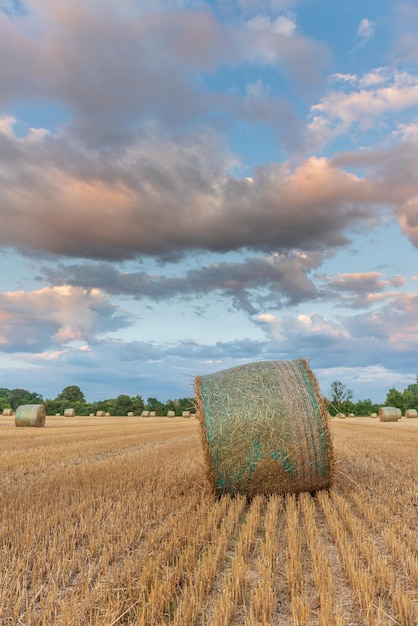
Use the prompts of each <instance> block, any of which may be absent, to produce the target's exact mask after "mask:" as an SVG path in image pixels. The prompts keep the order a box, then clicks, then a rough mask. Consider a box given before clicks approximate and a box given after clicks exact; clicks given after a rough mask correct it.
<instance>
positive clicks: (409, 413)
mask: <svg viewBox="0 0 418 626" xmlns="http://www.w3.org/2000/svg"><path fill="white" fill-rule="evenodd" d="M405 417H407V418H409V419H411V418H412V419H413V418H416V417H418V411H417V410H416V409H406V411H405Z"/></svg>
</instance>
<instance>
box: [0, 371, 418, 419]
mask: <svg viewBox="0 0 418 626" xmlns="http://www.w3.org/2000/svg"><path fill="white" fill-rule="evenodd" d="M352 398H353V391H352V390H351V389H348V388H347V386H346V385H345V384H344V383H342V382H341V381H339V380H335V381H333V382H332V383H331V385H330V390H329V396H328V397H327V398H326V400H327V402H328V410H329V413H330V414H331V415H333V416H334V415H336V414H337V413H346V414H348V413H353V414H354V415H356V416H361V415H370V414H371V413H377V411H378V409H379V407H381V406H393V407H395V408H397V409H400V410H401V411H402V413H404V412H405V411H406V409H417V410H418V375H417V377H416V382H415V383H413V384H411V385H408V386H407V387H406V388H405V389H403V390H402V391H399V390H397V389H395V388H394V387H392V388H391V389H389V391H388V392H387V394H386V399H385V402H384V403H375V402H372V401H371V400H370V399H369V398H367V399H365V400H359V401H358V402H353V401H352ZM22 404H43V405H44V406H45V412H46V413H47V415H56V414H57V413H60V414H63V413H64V411H65V409H68V408H73V409H74V410H75V413H76V415H90V414H91V413H96V411H105V412H106V413H110V415H127V414H128V413H130V412H132V413H134V414H135V415H138V414H140V413H141V412H142V411H155V413H156V415H167V412H168V411H174V412H175V414H176V415H181V414H182V412H183V411H190V410H194V406H195V400H194V398H191V397H185V398H178V399H175V400H170V399H169V400H166V402H161V401H160V400H158V399H157V398H153V397H150V398H148V399H147V401H146V402H145V401H144V399H143V397H142V396H141V395H136V396H129V395H127V394H120V395H118V396H117V397H116V398H109V399H108V400H98V401H97V402H87V401H86V398H85V395H84V393H83V392H82V391H81V389H80V387H78V386H77V385H69V386H68V387H65V388H64V389H63V390H62V391H61V393H59V394H58V395H57V397H56V398H55V399H45V400H44V398H43V396H42V395H41V394H39V393H36V392H31V391H28V390H27V389H8V388H7V387H0V411H3V409H13V410H14V411H15V410H16V409H17V407H18V406H20V405H22Z"/></svg>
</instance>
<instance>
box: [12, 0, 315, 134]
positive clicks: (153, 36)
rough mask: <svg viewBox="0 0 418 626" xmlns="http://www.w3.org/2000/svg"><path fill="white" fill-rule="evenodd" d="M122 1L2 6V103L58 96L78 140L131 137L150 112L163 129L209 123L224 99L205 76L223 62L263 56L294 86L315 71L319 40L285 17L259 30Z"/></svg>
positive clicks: (309, 80)
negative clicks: (23, 8)
mask: <svg viewBox="0 0 418 626" xmlns="http://www.w3.org/2000/svg"><path fill="white" fill-rule="evenodd" d="M124 4H125V3H124ZM128 7H129V8H128V9H126V7H125V10H123V8H121V3H116V2H113V1H112V2H97V1H93V2H85V3H81V2H73V1H70V0H62V2H60V6H59V7H57V5H56V3H55V4H54V3H51V2H41V3H39V2H30V3H28V14H27V15H24V16H21V17H20V18H18V17H16V16H15V17H14V18H13V19H12V18H11V17H9V16H7V15H6V14H1V13H0V54H1V56H2V58H5V59H8V63H7V64H4V66H3V67H2V74H1V77H0V86H1V89H0V104H1V103H3V104H4V105H5V106H9V105H10V104H11V103H13V102H14V101H17V100H22V99H24V100H27V101H29V102H32V103H36V102H45V101H53V102H55V103H57V104H60V105H64V106H65V107H66V108H67V110H68V118H69V121H70V123H71V126H72V128H73V132H74V133H76V136H77V138H78V140H79V141H81V142H83V143H85V144H88V145H91V146H98V145H102V146H103V145H114V143H115V142H116V143H120V142H121V141H123V140H125V141H129V135H130V132H131V131H132V129H135V128H138V127H139V126H140V125H142V124H145V123H149V122H150V121H153V122H155V123H158V124H159V125H161V127H165V128H171V127H172V126H173V125H175V126H176V127H177V128H182V127H186V128H188V127H190V126H193V125H194V124H196V123H198V122H199V123H200V122H201V121H202V120H206V121H208V122H210V123H212V124H213V123H214V113H218V114H219V113H220V112H222V108H221V109H220V110H219V107H220V104H222V103H223V104H224V105H225V102H227V101H223V100H222V99H221V98H219V97H218V96H219V94H218V93H217V92H216V91H215V90H211V89H209V88H208V86H207V85H206V82H205V77H206V76H207V75H213V74H216V72H217V71H218V70H220V69H221V67H223V66H224V65H225V64H226V65H228V66H230V67H240V66H243V65H246V64H251V65H258V64H262V65H263V66H265V65H266V64H267V65H270V66H271V67H274V68H275V69H279V71H281V72H284V73H285V74H286V75H287V76H288V77H290V78H291V80H295V81H296V82H297V83H298V84H299V86H303V85H308V84H312V85H313V84H318V82H320V81H321V80H322V78H321V73H322V68H323V67H324V64H325V63H326V59H327V51H326V48H325V47H324V46H323V45H322V44H320V43H317V42H315V41H313V40H311V39H309V38H308V37H304V36H302V35H298V34H292V36H290V35H291V32H292V22H291V20H290V19H288V18H285V17H279V18H277V19H276V20H275V21H274V22H272V23H271V28H269V30H268V31H267V32H266V31H264V30H260V29H255V30H254V29H251V28H248V27H247V26H246V25H245V24H225V23H221V22H220V21H219V20H218V19H217V18H216V16H215V15H214V14H213V13H211V12H210V11H209V10H207V8H206V9H205V8H202V7H198V8H194V9H193V10H192V9H188V8H182V7H181V6H175V5H173V4H170V3H169V4H165V6H164V7H160V8H158V6H154V8H152V7H151V6H150V5H149V10H148V11H144V10H142V11H141V10H140V9H135V8H134V4H133V3H129V5H128ZM269 24H270V22H269ZM283 33H285V34H283Z"/></svg>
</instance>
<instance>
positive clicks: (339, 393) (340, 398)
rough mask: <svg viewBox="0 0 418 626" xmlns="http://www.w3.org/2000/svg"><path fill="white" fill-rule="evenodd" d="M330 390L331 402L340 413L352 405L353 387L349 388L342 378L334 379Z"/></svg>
mask: <svg viewBox="0 0 418 626" xmlns="http://www.w3.org/2000/svg"><path fill="white" fill-rule="evenodd" d="M330 392H331V402H332V404H333V405H334V406H335V407H336V408H337V410H338V413H341V412H342V411H343V410H345V411H347V409H348V408H349V407H350V406H352V404H351V399H352V397H353V392H352V390H351V389H347V386H346V385H344V384H343V383H342V382H341V381H340V380H334V381H333V382H332V383H331V385H330Z"/></svg>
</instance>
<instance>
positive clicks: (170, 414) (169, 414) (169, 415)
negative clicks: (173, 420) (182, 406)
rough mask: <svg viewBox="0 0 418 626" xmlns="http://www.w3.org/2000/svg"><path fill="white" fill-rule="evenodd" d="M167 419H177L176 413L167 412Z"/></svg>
mask: <svg viewBox="0 0 418 626" xmlns="http://www.w3.org/2000/svg"><path fill="white" fill-rule="evenodd" d="M167 417H176V412H175V411H167Z"/></svg>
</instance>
